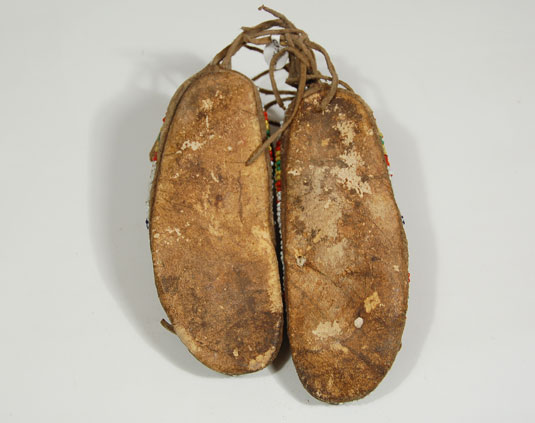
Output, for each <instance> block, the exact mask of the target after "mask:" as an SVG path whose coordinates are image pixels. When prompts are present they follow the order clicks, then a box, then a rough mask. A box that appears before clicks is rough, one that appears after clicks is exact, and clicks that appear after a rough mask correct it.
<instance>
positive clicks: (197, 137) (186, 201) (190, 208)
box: [150, 66, 283, 375]
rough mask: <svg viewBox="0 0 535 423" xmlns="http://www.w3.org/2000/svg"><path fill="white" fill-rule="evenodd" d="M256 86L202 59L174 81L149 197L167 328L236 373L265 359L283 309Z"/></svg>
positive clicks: (274, 344)
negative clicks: (195, 70)
mask: <svg viewBox="0 0 535 423" xmlns="http://www.w3.org/2000/svg"><path fill="white" fill-rule="evenodd" d="M264 131H265V124H264V118H263V115H262V106H261V103H260V99H259V96H258V91H257V89H256V87H255V86H254V84H253V83H252V82H251V81H250V80H249V79H248V78H247V77H245V76H243V75H241V74H239V73H237V72H234V71H231V70H227V69H223V68H221V67H219V66H209V67H207V68H205V69H204V70H203V71H201V72H200V73H199V74H197V75H195V76H194V77H192V78H191V79H190V80H188V81H186V82H185V83H184V84H183V86H182V87H180V88H179V90H178V91H177V93H176V94H175V96H174V97H173V99H172V100H171V104H170V105H169V109H168V111H167V116H166V120H165V124H164V127H163V128H162V131H161V136H160V147H159V152H158V165H157V170H156V176H155V179H154V183H153V189H152V195H151V213H150V244H151V250H152V258H153V265H154V275H155V280H156V287H157V290H158V295H159V297H160V301H161V303H162V305H163V307H164V309H165V311H166V313H167V315H168V316H169V319H170V321H171V324H172V326H173V330H174V331H175V332H176V334H177V335H178V336H179V337H180V339H181V340H182V342H184V344H185V345H186V346H187V348H188V349H189V351H190V352H191V353H192V354H193V355H194V356H195V357H196V358H197V359H198V360H200V361H201V362H202V363H204V364H205V365H207V366H208V367H210V368H212V369H213V370H216V371H218V372H221V373H226V374H231V375H236V374H242V373H248V372H254V371H257V370H260V369H262V368H264V367H265V366H267V365H268V364H269V363H270V362H271V361H272V360H273V359H274V358H275V356H276V354H277V352H278V350H279V347H280V344H281V339H282V327H283V309H282V295H281V288H280V280H279V271H278V264H277V256H276V252H275V241H274V239H275V237H274V229H273V216H272V211H271V210H272V205H271V204H272V203H271V201H272V198H271V177H270V174H271V170H270V162H269V156H268V153H267V152H266V154H265V155H264V157H263V158H260V159H259V160H257V161H256V162H255V163H254V164H253V165H251V166H245V165H244V163H245V161H246V160H247V158H248V157H249V156H250V155H251V153H252V152H253V151H254V150H255V148H256V147H257V146H258V145H260V144H261V142H262V139H263V134H264V133H265V132H264Z"/></svg>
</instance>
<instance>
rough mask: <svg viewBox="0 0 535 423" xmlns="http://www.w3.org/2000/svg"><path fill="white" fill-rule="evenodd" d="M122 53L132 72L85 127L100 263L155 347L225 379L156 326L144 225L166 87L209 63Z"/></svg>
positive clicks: (182, 364) (185, 366)
mask: <svg viewBox="0 0 535 423" xmlns="http://www.w3.org/2000/svg"><path fill="white" fill-rule="evenodd" d="M119 54H122V55H123V56H125V57H126V59H127V60H129V61H130V62H132V63H133V66H136V67H137V71H136V72H135V73H134V75H133V77H132V78H131V79H130V80H127V81H125V85H124V88H123V90H122V91H121V93H120V94H119V95H117V96H116V97H113V98H111V99H108V100H107V101H106V102H104V104H103V105H102V106H101V108H100V110H99V112H98V113H97V114H96V116H94V117H93V120H92V122H91V127H90V133H91V145H90V157H89V160H90V161H89V172H90V175H89V180H90V181H91V186H90V190H89V204H90V209H91V210H90V212H91V213H90V216H91V221H90V227H91V234H92V243H93V248H94V252H95V256H96V257H97V265H98V268H99V271H100V273H101V276H102V280H103V282H104V283H105V285H106V287H107V288H108V290H109V291H110V293H111V294H112V296H113V298H114V299H115V300H116V301H117V304H118V305H119V307H120V309H121V310H122V311H123V312H124V314H125V315H126V317H127V319H128V320H129V321H130V322H131V324H132V326H133V327H134V328H135V330H136V331H137V332H138V333H139V335H140V336H141V337H142V338H143V339H144V340H145V341H146V342H147V343H148V344H149V345H150V346H151V347H152V348H154V349H155V350H156V351H157V352H158V353H159V354H161V355H162V356H163V357H165V358H166V359H167V360H169V362H171V363H172V364H174V365H175V366H177V367H179V368H180V369H182V370H184V371H187V372H190V373H193V374H195V375H198V376H203V377H216V378H217V377H221V378H222V377H225V376H223V375H220V374H218V373H216V372H214V371H212V370H210V369H208V368H207V367H205V366H204V365H203V364H201V363H200V362H199V361H197V360H196V359H195V358H194V357H193V355H191V354H190V353H189V351H188V350H187V349H186V347H185V346H184V345H183V344H182V343H181V342H180V340H179V339H178V337H176V336H174V335H173V334H171V333H169V332H168V331H166V330H165V329H164V328H162V327H161V326H160V323H159V322H160V319H161V318H162V317H165V313H164V310H163V308H162V307H161V305H160V302H159V300H158V296H157V293H156V288H155V285H154V276H153V273H152V261H151V255H150V248H149V236H148V231H147V229H146V226H145V218H146V213H147V208H146V202H147V199H148V192H149V178H150V172H151V164H150V162H149V151H150V149H151V147H152V144H153V142H154V140H155V138H156V136H157V134H158V132H159V130H160V125H161V122H162V117H163V116H164V115H165V112H166V109H167V105H168V103H169V100H170V98H171V95H172V94H173V92H174V91H173V89H171V91H169V88H168V87H170V86H171V87H172V86H174V87H175V88H177V87H178V85H180V84H181V83H182V82H183V81H184V80H185V79H187V78H188V77H189V76H191V75H192V74H194V73H195V72H197V71H199V70H200V69H201V68H203V67H204V66H205V64H206V63H204V62H203V61H202V60H201V59H200V58H198V57H196V56H195V55H193V54H189V53H184V54H182V55H175V56H173V57H165V56H151V57H147V56H145V58H144V59H142V60H141V62H140V63H136V61H138V60H139V53H133V52H131V53H129V52H119ZM141 81H143V83H141ZM162 85H165V86H166V87H167V88H165V89H162V88H159V87H160V86H162ZM142 86H143V87H142ZM165 91H168V93H166V94H162V92H165Z"/></svg>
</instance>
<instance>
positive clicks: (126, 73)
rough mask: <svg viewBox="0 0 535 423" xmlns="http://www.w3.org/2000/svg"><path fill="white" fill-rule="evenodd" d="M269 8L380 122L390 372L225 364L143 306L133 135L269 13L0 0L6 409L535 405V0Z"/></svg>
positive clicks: (465, 411) (280, 363)
mask: <svg viewBox="0 0 535 423" xmlns="http://www.w3.org/2000/svg"><path fill="white" fill-rule="evenodd" d="M268 5H269V6H271V7H274V8H276V9H279V10H281V11H282V12H284V13H285V14H286V15H287V16H288V17H289V18H291V19H292V20H293V21H294V22H295V23H296V24H297V25H298V26H300V27H302V28H303V29H305V30H306V31H307V32H308V34H309V36H310V38H311V39H312V40H315V41H317V42H319V43H321V44H322V45H323V46H324V47H325V48H326V49H327V50H328V51H329V52H330V54H331V56H332V58H333V61H334V63H335V65H336V66H337V69H338V72H339V74H340V77H341V78H342V79H344V80H346V81H347V82H349V83H350V84H351V85H352V86H353V88H354V89H355V90H356V91H357V92H359V93H360V94H361V95H362V96H363V97H364V98H365V99H366V100H367V101H368V102H369V104H370V106H371V107H372V108H373V109H374V110H375V114H376V117H377V121H378V123H379V126H380V128H381V129H382V131H383V133H384V135H385V141H386V146H387V149H388V152H389V155H390V160H391V163H392V165H393V166H392V170H393V173H394V187H395V189H396V198H397V200H398V203H399V206H400V208H401V210H402V213H403V214H404V216H405V220H406V222H407V224H406V231H407V236H408V240H409V247H410V258H411V260H410V271H411V274H412V280H411V292H410V294H411V295H410V305H409V315H408V320H407V326H406V331H405V334H404V339H403V345H404V346H403V349H402V350H401V352H400V353H399V355H398V358H397V360H396V362H395V363H394V367H393V368H392V370H391V372H390V373H389V374H388V375H387V377H386V379H385V380H384V381H383V383H382V384H381V385H380V386H379V387H378V388H377V389H376V391H374V392H373V393H372V394H371V395H369V396H368V397H367V398H365V399H364V400H362V401H358V402H356V403H351V404H346V405H341V406H331V405H326V404H322V403H320V402H318V401H316V400H315V399H313V398H312V397H310V396H309V395H308V394H307V393H306V391H305V390H304V389H303V388H302V387H301V385H300V382H299V380H298V378H297V375H296V373H295V370H294V367H293V364H292V362H291V359H290V358H289V354H288V351H287V349H286V350H285V351H283V352H282V353H281V356H280V357H279V358H278V359H277V361H276V363H275V365H271V366H270V367H269V368H268V369H265V370H264V371H261V372H259V373H256V374H252V375H247V376H242V377H234V378H230V377H225V376H222V375H218V374H216V373H214V372H212V371H211V370H208V369H207V368H205V367H203V366H202V365H201V364H200V363H198V362H197V361H196V360H195V359H194V358H193V357H192V356H191V355H190V354H189V353H188V352H187V350H186V348H185V347H184V346H183V345H182V344H181V343H180V342H179V340H178V339H177V338H176V337H173V336H172V335H171V334H169V333H168V332H166V331H165V330H164V329H163V328H161V327H160V325H159V323H158V322H159V320H160V318H162V317H163V316H164V313H163V310H162V309H161V306H160V304H159V302H158V299H157V296H156V291H155V288H154V284H153V275H152V266H151V260H150V252H149V245H148V235H147V231H146V229H145V226H144V219H145V200H146V198H147V187H148V179H149V173H150V164H149V161H148V151H149V149H150V147H151V145H152V142H153V140H154V138H155V136H156V135H157V132H158V130H159V128H160V125H161V118H162V116H163V114H164V112H165V109H166V107H167V103H168V101H169V99H170V97H171V95H172V94H173V92H174V90H175V89H176V88H177V87H178V85H180V84H181V83H182V82H183V81H184V79H185V78H187V77H188V76H190V75H191V74H193V73H194V72H196V71H198V70H199V69H200V68H201V67H203V66H204V65H205V64H207V63H208V61H209V60H210V59H211V58H212V57H213V56H214V55H215V53H216V52H217V51H219V50H220V49H221V48H222V47H224V45H225V44H227V43H229V42H230V41H231V40H232V39H233V38H234V37H235V36H236V35H237V34H238V31H239V28H240V26H242V25H253V24H256V23H258V22H260V21H262V20H266V19H268V16H267V14H265V13H261V12H258V11H257V10H256V8H257V6H259V3H257V2H254V1H221V2H215V1H214V2H207V1H202V0H198V1H191V2H181V1H177V0H173V1H151V2H149V1H145V2H140V1H135V2H134V1H132V2H127V1H95V0H93V1H85V2H82V1H46V2H45V1H9V2H8V1H7V0H3V1H2V2H1V5H0V63H1V66H0V137H1V138H0V146H1V150H0V160H1V166H0V176H1V182H2V184H1V186H2V188H1V193H2V196H1V198H2V203H1V209H0V218H1V222H2V230H1V243H0V261H1V263H0V264H1V265H0V279H1V293H0V335H1V338H0V339H1V340H0V343H1V345H0V421H2V422H95V421H99V422H122V421H125V422H126V421H128V422H153V421H154V422H188V423H189V422H204V421H217V422H245V421H247V422H250V421H255V422H264V421H265V422H267V421H269V422H296V421H307V422H315V421H317V422H326V421H329V422H330V421H340V422H342V421H343V422H346V421H347V422H349V421H351V422H353V421H355V422H357V421H362V422H367V423H370V422H394V421H395V422H399V421H401V422H404V421H410V422H428V421H433V422H452V421H456V422H459V421H460V422H475V421H481V422H491V421H495V422H503V421H515V422H527V421H534V420H533V419H535V412H534V411H533V400H532V396H533V379H534V377H535V372H534V366H533V359H534V355H535V340H534V332H535V331H534V329H533V325H534V320H535V313H534V311H533V307H534V303H535V298H534V297H535V295H534V294H535V285H534V283H535V277H534V261H535V257H534V252H535V251H534V247H533V237H534V235H535V231H534V223H533V222H534V216H533V215H534V212H535V203H534V199H533V197H534V186H533V185H534V184H533V180H534V177H533V173H534V171H533V160H534V153H535V139H534V138H535V136H534V134H535V100H534V98H535V83H534V76H535V50H534V45H535V26H534V25H533V17H534V16H535V3H534V2H530V1H501V2H497V1H448V2H446V1H405V2H401V1H390V2H387V1H374V2H371V1H353V2H349V1H348V2H343V1H335V0H329V1H321V2H320V1H313V0H307V1H299V2H286V1H277V0H273V1H271V2H270V3H268ZM250 56H252V57H254V60H257V59H258V60H260V59H261V57H260V56H258V58H257V57H256V56H255V55H254V53H251V54H250ZM251 60H253V59H251ZM242 62H243V63H244V64H243V63H242ZM239 63H242V65H240V66H242V67H241V68H240V67H238V64H239ZM252 63H253V62H250V63H249V62H246V61H245V60H241V59H240V60H237V61H236V67H237V68H238V69H239V70H242V71H244V72H245V73H248V74H249V75H251V73H249V69H248V66H249V67H251V70H252V67H253V65H252ZM254 63H255V66H257V65H258V66H262V62H261V61H260V62H258V63H257V62H254Z"/></svg>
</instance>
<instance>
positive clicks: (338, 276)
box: [282, 88, 408, 403]
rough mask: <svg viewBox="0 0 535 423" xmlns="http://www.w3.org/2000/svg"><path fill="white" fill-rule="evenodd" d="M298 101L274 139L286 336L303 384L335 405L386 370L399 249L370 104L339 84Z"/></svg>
mask: <svg viewBox="0 0 535 423" xmlns="http://www.w3.org/2000/svg"><path fill="white" fill-rule="evenodd" d="M326 89H327V88H324V89H323V91H322V92H319V93H317V94H313V95H311V96H309V97H308V98H306V99H305V100H304V101H303V103H302V104H301V106H300V108H299V110H298V113H297V116H296V118H295V120H294V121H293V122H292V124H291V126H290V127H289V129H288V130H287V131H286V132H285V134H284V135H283V139H282V148H283V153H282V182H283V189H282V193H283V197H282V239H283V246H284V248H283V249H284V264H285V294H286V301H287V304H286V307H287V318H288V323H287V324H288V336H289V341H290V347H291V351H292V358H293V361H294V364H295V367H296V369H297V373H298V375H299V378H300V379H301V382H302V383H303V385H304V386H305V388H306V389H307V390H308V391H309V392H310V393H311V394H312V395H313V396H314V397H316V398H318V399H320V400H322V401H326V402H331V403H340V402H345V401H351V400H355V399H359V398H362V397H364V396H365V395H367V394H368V393H369V392H371V391H372V390H373V389H374V388H375V387H376V386H377V385H378V384H379V382H380V381H381V380H382V379H383V377H384V376H385V374H386V373H387V371H388V370H389V369H390V367H391V365H392V363H393V361H394V358H395V357H396V354H397V352H398V350H399V349H400V348H401V335H402V332H403V328H404V324H405V314H406V310H407V301H408V252H407V242H406V238H405V233H404V230H403V224H402V220H401V216H400V214H399V211H398V208H397V205H396V202H395V200H394V195H393V192H392V187H391V183H390V178H389V174H388V170H387V166H386V163H385V157H384V154H383V149H382V144H381V137H380V135H379V131H378V129H377V127H376V124H375V119H374V117H373V114H372V112H371V110H370V109H369V107H368V106H367V105H366V104H365V103H364V101H363V100H362V99H361V98H360V97H358V96H357V95H355V94H353V93H350V92H349V91H346V90H343V89H339V90H338V91H337V94H336V97H335V98H334V99H333V101H332V102H331V103H330V104H329V106H328V108H327V110H325V111H324V112H321V111H319V104H320V102H321V98H322V95H323V94H324V93H325V92H326Z"/></svg>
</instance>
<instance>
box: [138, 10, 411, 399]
mask: <svg viewBox="0 0 535 423" xmlns="http://www.w3.org/2000/svg"><path fill="white" fill-rule="evenodd" d="M266 9H267V8H266ZM268 11H270V12H271V13H273V14H274V15H275V18H276V19H274V20H272V21H268V22H265V23H262V24H260V25H257V26H256V27H252V28H244V30H243V33H242V34H240V36H239V37H238V38H237V39H236V40H235V41H234V42H233V43H232V44H231V45H229V46H228V47H226V48H225V49H224V50H223V51H222V52H221V53H220V54H219V55H218V56H216V58H215V59H214V60H213V61H212V63H210V64H209V65H208V66H207V67H206V68H204V69H203V70H202V71H200V72H199V73H198V74H196V75H194V76H193V77H192V78H190V79H189V80H187V81H186V82H185V83H184V84H182V86H181V87H180V88H179V89H178V91H177V92H176V94H175V95H174V96H173V98H172V100H171V102H170V105H169V108H168V110H167V114H166V117H165V121H164V125H163V127H162V130H161V132H160V136H159V140H158V142H157V143H156V145H155V147H154V148H153V151H152V152H151V158H152V160H154V161H156V170H155V176H154V180H153V185H152V191H151V197H150V216H149V222H150V226H149V228H150V245H151V250H152V258H153V265H154V275H155V281H156V286H157V290H158V295H159V297H160V300H161V303H162V305H163V307H164V309H165V311H166V313H167V315H168V317H169V321H170V323H168V324H166V325H167V327H168V328H169V329H170V330H171V331H173V332H174V333H176V335H178V337H179V338H180V339H181V340H182V342H183V343H184V344H185V345H186V346H187V348H188V349H189V351H190V352H191V353H192V354H193V355H194V356H195V357H196V358H197V359H198V360H199V361H201V362H202V363H204V364H205V365H206V366H208V367H210V368H211V369H213V370H215V371H218V372H221V373H225V374H229V375H239V374H244V373H249V372H254V371H257V370H260V369H262V368H264V367H266V366H267V365H268V364H269V363H271V362H272V361H273V359H274V358H275V357H276V355H277V353H278V351H279V348H280V345H281V342H282V337H283V327H284V324H285V322H286V325H287V334H288V339H289V344H290V348H291V353H292V359H293V362H294V364H295V367H296V369H297V373H298V375H299V378H300V379H301V382H302V383H303V385H304V386H305V388H306V389H307V390H308V391H309V392H310V393H311V394H312V395H313V396H314V397H316V398H318V399H320V400H322V401H326V402H331V403H340V402H345V401H350V400H354V399H359V398H362V397H363V396H365V395H367V394H368V393H369V392H371V391H372V390H373V389H374V388H375V387H376V386H377V385H378V383H379V382H380V381H381V380H382V379H383V377H384V376H385V374H386V372H387V371H388V370H389V368H390V367H391V365H392V363H393V361H394V358H395V356H396V354H397V352H398V350H399V349H400V347H401V335H402V332H403V327H404V324H405V315H406V310H407V300H408V253H407V243H406V239H405V234H404V230H403V224H402V219H401V216H400V214H399V211H398V208H397V205H396V202H395V200H394V196H393V192H392V188H391V183H390V175H389V171H388V167H387V160H388V159H387V157H386V156H385V153H384V149H383V145H382V135H381V133H380V132H379V130H378V129H377V126H376V123H375V119H374V117H373V114H372V112H371V110H370V108H369V107H368V106H367V105H366V103H365V102H364V101H363V100H362V99H361V98H360V97H359V96H358V95H356V94H355V93H354V92H352V90H350V88H349V87H348V86H347V85H346V84H344V85H345V87H346V88H340V87H338V78H337V77H336V74H333V70H334V67H333V66H332V64H331V63H330V60H329V59H328V56H326V58H327V61H328V64H329V70H331V74H333V75H332V77H331V78H330V79H329V78H327V77H324V76H322V75H320V74H319V72H318V71H317V68H316V64H315V57H314V53H313V50H316V51H321V52H322V53H324V55H326V52H325V51H324V50H323V49H322V48H321V47H320V46H318V45H317V44H315V43H312V42H310V41H309V40H308V37H307V36H306V34H305V33H304V32H303V31H301V30H298V29H297V28H295V26H293V24H292V23H291V22H289V21H288V20H287V19H286V18H285V17H284V16H283V15H280V14H278V13H277V12H274V11H271V10H269V9H268ZM274 34H275V35H278V36H280V45H281V47H282V48H281V50H280V51H279V52H278V53H276V54H275V56H274V57H273V59H272V61H271V65H272V66H271V68H270V71H269V72H266V74H267V73H269V74H271V75H273V74H274V67H275V65H276V64H277V61H278V60H279V59H280V57H282V56H283V55H284V54H288V55H289V64H288V65H287V66H286V67H285V69H286V70H287V71H288V72H289V77H288V80H287V82H288V83H289V84H291V85H293V86H295V87H296V92H295V93H294V94H293V96H292V102H291V104H290V105H289V107H288V108H287V111H286V117H285V122H284V123H283V124H282V126H281V127H280V128H279V129H278V130H277V131H276V132H275V133H274V134H273V135H272V136H271V137H268V134H269V131H268V134H266V118H265V114H264V108H263V106H262V103H261V100H260V96H259V90H258V88H257V87H256V86H255V83H254V82H253V81H252V80H251V79H249V78H248V77H246V76H244V75H242V74H240V73H238V72H236V71H234V70H231V68H230V57H232V55H233V54H234V53H235V52H236V51H237V50H238V49H239V48H241V47H244V46H245V47H248V46H249V47H252V48H253V49H258V47H256V46H258V45H262V44H267V43H268V42H269V39H270V37H272V36H273V35H274ZM272 81H273V79H272ZM322 81H326V82H322ZM264 91H266V90H264ZM271 92H273V93H274V94H275V96H276V101H277V102H278V103H281V102H282V100H283V99H282V98H281V92H282V91H281V90H278V88H277V87H276V86H273V89H272V91H271ZM268 128H269V126H268ZM279 137H280V146H281V151H280V158H281V166H280V170H279V169H277V170H276V174H277V179H279V178H280V182H282V189H281V192H282V202H281V207H280V216H279V217H280V230H281V233H282V238H281V239H279V237H278V236H277V233H278V225H276V219H275V218H274V207H273V205H274V202H276V196H274V195H273V193H274V190H273V184H274V180H273V169H272V162H271V159H270V155H269V152H268V150H267V149H263V147H264V146H266V145H268V144H271V143H272V142H273V141H275V140H276V139H277V138H279ZM277 158H278V157H277ZM280 243H281V244H282V251H283V258H282V257H281V254H280V247H281V245H278V244H280ZM281 261H282V263H281ZM280 264H283V266H280ZM282 268H284V281H283V284H282V286H283V287H284V288H281V279H282V276H283V275H282V273H283V272H282V270H281V269H282ZM283 297H284V301H283ZM283 303H284V306H283Z"/></svg>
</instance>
